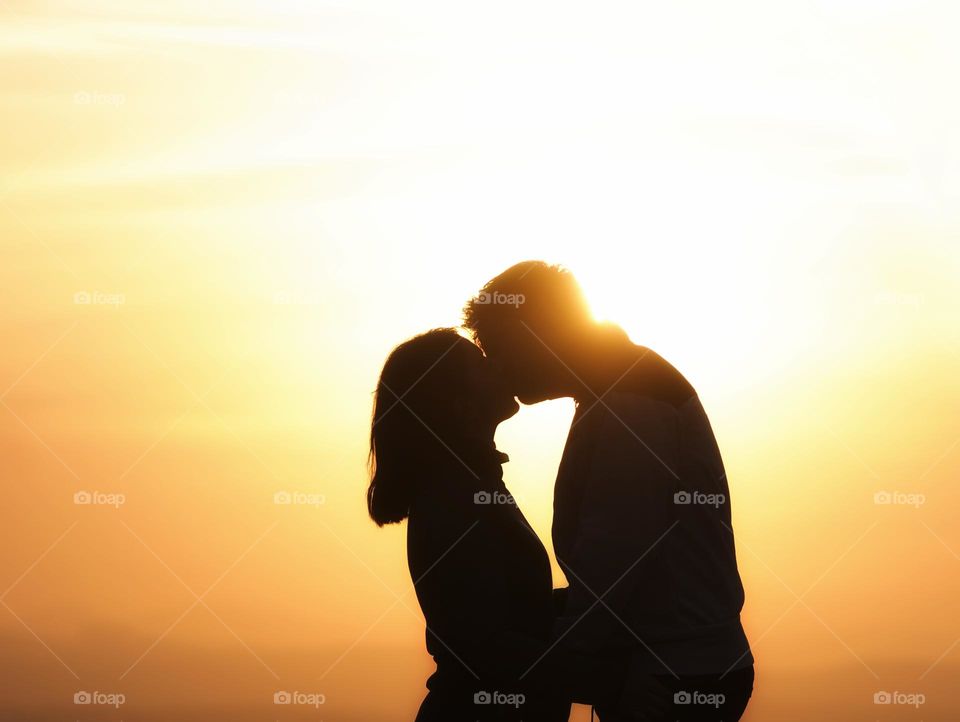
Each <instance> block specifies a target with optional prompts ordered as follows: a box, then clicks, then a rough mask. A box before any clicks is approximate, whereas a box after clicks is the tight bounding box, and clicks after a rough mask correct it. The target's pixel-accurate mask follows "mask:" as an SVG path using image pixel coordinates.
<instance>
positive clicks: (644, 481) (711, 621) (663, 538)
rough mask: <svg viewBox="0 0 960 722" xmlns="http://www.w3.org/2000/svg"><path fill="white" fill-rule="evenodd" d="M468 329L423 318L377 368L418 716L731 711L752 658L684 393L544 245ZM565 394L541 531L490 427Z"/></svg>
mask: <svg viewBox="0 0 960 722" xmlns="http://www.w3.org/2000/svg"><path fill="white" fill-rule="evenodd" d="M464 326H465V328H466V329H467V330H468V331H469V332H470V333H471V334H472V336H473V339H474V341H475V343H474V342H471V341H470V340H468V339H467V338H466V337H465V336H463V335H461V334H460V333H459V332H458V331H457V330H455V329H450V328H444V329H435V330H432V331H428V332H426V333H424V334H422V335H420V336H417V337H415V338H412V339H410V340H409V341H406V342H404V343H402V344H400V345H399V346H397V347H396V348H395V349H394V350H393V352H392V353H391V354H390V356H389V357H388V358H387V360H386V363H385V364H384V366H383V371H382V373H381V376H380V381H379V383H378V385H377V390H376V400H375V403H374V415H373V424H372V429H371V435H370V455H371V472H372V474H371V481H370V486H369V489H368V491H367V506H368V510H369V513H370V516H371V517H372V518H373V520H374V521H375V522H376V523H377V524H378V525H381V526H382V525H384V524H389V523H396V522H400V521H402V520H403V519H406V520H407V556H408V562H409V567H410V575H411V577H412V579H413V582H414V585H415V588H416V592H417V598H418V600H419V602H420V607H421V609H422V611H423V615H424V618H425V620H426V646H427V650H428V652H429V653H430V654H431V655H432V656H433V657H434V659H435V660H436V664H437V669H436V672H435V673H434V674H433V675H432V676H431V677H430V679H429V680H428V681H427V688H428V690H429V692H428V694H427V696H426V698H425V699H424V701H423V704H422V705H421V707H420V711H419V714H418V715H417V721H418V722H433V721H434V720H436V721H438V722H461V721H463V722H467V721H470V722H473V721H476V720H513V721H519V720H524V721H526V722H540V721H543V722H554V721H557V722H558V721H560V720H566V719H568V717H569V714H570V705H571V703H572V702H578V703H582V704H589V705H592V706H593V707H594V708H595V710H596V713H597V714H598V716H599V717H600V719H601V722H620V721H621V720H646V721H650V722H653V721H659V720H670V721H671V722H672V721H675V720H715V721H719V720H722V721H723V722H735V721H736V720H738V719H740V717H741V715H742V714H743V711H744V709H745V708H746V705H747V702H748V700H749V698H750V695H751V692H752V690H753V656H752V655H751V652H750V646H749V643H748V642H747V638H746V636H745V634H744V631H743V627H742V626H741V623H740V609H741V607H742V606H743V587H742V585H741V582H740V576H739V573H738V571H737V562H736V554H735V550H734V540H733V530H732V528H731V522H730V492H729V489H728V486H727V481H726V476H725V474H724V469H723V462H722V460H721V457H720V451H719V449H718V448H717V443H716V440H715V438H714V435H713V431H712V430H711V428H710V423H709V421H708V419H707V415H706V413H705V412H704V410H703V407H702V406H701V404H700V401H699V399H698V398H697V394H696V391H694V389H693V387H692V386H691V385H690V384H689V383H688V382H687V380H686V379H685V378H684V377H683V376H682V375H681V374H680V373H679V372H678V371H677V370H676V369H675V368H674V367H673V366H671V365H670V364H669V363H667V361H665V360H664V359H663V358H661V357H660V356H659V355H657V354H656V353H655V352H653V351H651V350H650V349H647V348H644V347H642V346H637V345H635V344H633V343H632V342H631V341H630V339H629V338H628V337H627V335H626V334H625V333H624V332H623V331H622V330H621V329H620V328H618V327H615V326H612V325H607V324H599V323H597V322H595V321H594V320H593V319H592V317H591V316H590V313H589V311H588V307H587V304H586V302H585V301H584V298H583V295H582V292H581V290H580V287H579V285H578V284H577V282H576V279H575V278H574V277H573V275H572V274H571V273H570V272H569V271H567V270H565V269H563V268H561V267H558V266H552V265H547V264H546V263H543V262H540V261H527V262H523V263H519V264H517V265H515V266H512V267H511V268H509V269H507V270H506V271H504V272H503V273H502V274H500V275H499V276H497V277H496V278H494V279H492V280H491V281H490V282H489V283H487V285H486V286H484V288H483V289H482V290H481V292H480V294H479V295H478V296H476V297H474V298H473V299H472V300H470V301H469V302H468V303H467V305H466V307H465V309H464ZM514 397H516V398H518V399H519V400H520V401H521V402H523V403H524V404H535V403H538V402H540V401H544V400H546V399H555V398H561V397H572V398H573V399H574V400H575V402H576V413H575V414H574V417H573V422H572V424H571V427H570V432H569V435H568V437H567V443H566V447H565V449H564V452H563V457H562V460H561V462H560V467H559V470H558V473H557V480H556V487H555V490H554V516H553V544H554V549H555V552H556V556H557V561H558V563H559V564H560V566H561V568H562V569H563V571H564V574H565V576H566V577H567V581H568V584H569V586H567V587H566V588H562V589H553V588H552V587H553V583H552V578H551V570H550V562H549V559H548V556H547V552H546V550H545V549H544V546H543V544H542V543H541V541H540V539H539V538H538V537H537V535H536V534H535V533H534V532H533V530H532V529H531V527H530V525H529V524H528V523H527V520H526V519H525V518H524V516H523V513H522V512H521V511H520V509H519V508H518V506H517V505H516V503H514V500H513V497H512V496H511V495H510V492H509V491H508V489H507V487H506V486H505V485H504V483H503V469H502V464H503V463H504V462H506V461H507V456H506V455H505V454H503V453H501V452H500V451H498V450H497V448H496V446H495V444H494V433H495V431H496V428H497V425H498V424H499V423H500V422H501V421H503V420H505V419H508V418H510V417H511V416H513V415H514V414H515V413H516V412H517V411H518V409H519V406H518V404H517V402H516V400H515V398H514Z"/></svg>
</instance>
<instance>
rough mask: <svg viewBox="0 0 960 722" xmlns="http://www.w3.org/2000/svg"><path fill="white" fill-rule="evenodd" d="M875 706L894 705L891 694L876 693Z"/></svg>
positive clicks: (874, 695)
mask: <svg viewBox="0 0 960 722" xmlns="http://www.w3.org/2000/svg"><path fill="white" fill-rule="evenodd" d="M873 703H874V704H893V697H892V695H891V694H890V693H889V692H874V694H873Z"/></svg>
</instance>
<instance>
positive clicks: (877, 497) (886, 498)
mask: <svg viewBox="0 0 960 722" xmlns="http://www.w3.org/2000/svg"><path fill="white" fill-rule="evenodd" d="M873 503H874V504H892V503H893V494H891V493H890V492H889V491H878V492H877V493H875V494H874V495H873Z"/></svg>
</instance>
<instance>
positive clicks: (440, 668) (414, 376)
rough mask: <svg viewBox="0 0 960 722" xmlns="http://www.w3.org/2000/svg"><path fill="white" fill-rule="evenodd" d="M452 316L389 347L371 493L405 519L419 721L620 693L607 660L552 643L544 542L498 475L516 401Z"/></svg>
mask: <svg viewBox="0 0 960 722" xmlns="http://www.w3.org/2000/svg"><path fill="white" fill-rule="evenodd" d="M517 408H518V406H517V403H516V401H515V400H514V399H513V397H512V396H511V395H510V394H509V393H508V392H507V391H506V390H505V388H504V387H503V385H502V384H501V382H500V379H499V377H498V376H497V375H496V374H495V373H494V372H493V370H492V368H491V367H490V364H489V362H488V361H487V360H486V359H485V357H484V356H483V354H482V352H481V351H480V350H479V349H478V348H477V347H476V346H475V345H474V344H473V343H471V342H470V341H468V340H467V339H466V338H464V337H463V336H461V335H459V334H458V333H457V331H456V330H455V329H436V330H433V331H428V332H427V333H424V334H422V335H420V336H417V337H415V338H413V339H410V340H409V341H406V342H405V343H402V344H401V345H399V346H398V347H397V348H395V349H394V350H393V352H392V353H391V354H390V356H389V357H388V358H387V361H386V363H385V364H384V367H383V371H382V373H381V376H380V381H379V383H378V385H377V390H376V399H375V403H374V416H373V423H372V429H371V434H370V461H371V472H372V473H371V481H370V486H369V489H368V490H367V507H368V510H369V513H370V516H371V518H372V519H373V520H374V521H375V522H376V523H377V524H378V525H380V526H382V525H384V524H389V523H395V522H400V521H402V520H403V519H408V526H407V556H408V563H409V568H410V575H411V577H412V579H413V582H414V586H415V588H416V592H417V599H418V600H419V602H420V608H421V610H422V611H423V615H424V618H425V620H426V627H427V632H426V646H427V651H428V652H429V653H430V654H431V655H432V656H433V657H434V659H435V661H436V664H437V669H436V672H435V673H434V674H433V675H432V676H431V677H430V679H429V680H428V682H427V688H428V690H429V693H428V694H427V697H426V699H425V700H424V701H423V704H422V705H421V707H420V712H419V714H418V715H417V722H432V721H433V720H437V721H442V722H458V721H459V720H464V721H466V720H470V721H471V722H473V721H475V720H521V719H522V720H526V721H527V722H535V721H540V720H542V721H543V722H559V721H560V720H566V719H567V718H568V716H569V711H570V702H571V699H573V700H574V701H583V702H590V703H594V704H602V703H604V701H606V702H607V703H609V702H613V703H614V704H615V703H616V701H617V699H618V697H619V690H620V686H621V684H622V679H620V678H619V677H618V674H619V673H618V672H617V670H619V669H622V668H623V663H622V661H621V662H620V663H616V662H615V661H613V660H611V661H610V663H609V664H608V663H607V662H606V661H597V660H588V659H586V658H580V657H578V656H576V655H572V654H567V653H564V652H562V651H560V650H559V647H558V646H557V645H554V644H552V643H551V640H550V633H551V627H552V624H553V605H552V598H551V587H552V580H551V571H550V562H549V559H548V557H547V553H546V550H545V549H544V547H543V544H542V543H541V542H540V540H539V538H538V537H537V536H536V534H535V533H534V532H533V531H532V529H531V528H530V525H529V524H528V523H527V521H526V519H525V518H524V516H523V514H522V513H521V512H520V509H519V508H518V507H517V505H516V504H515V503H514V501H513V497H512V496H511V495H510V492H509V491H508V490H507V488H506V486H505V485H504V483H503V480H502V468H501V464H502V463H503V462H504V461H506V456H505V455H504V454H502V453H500V452H499V451H497V449H496V446H495V445H494V432H495V431H496V428H497V425H498V424H499V423H500V422H501V421H503V420H505V419H508V418H510V417H511V416H513V415H514V414H515V413H516V412H517Z"/></svg>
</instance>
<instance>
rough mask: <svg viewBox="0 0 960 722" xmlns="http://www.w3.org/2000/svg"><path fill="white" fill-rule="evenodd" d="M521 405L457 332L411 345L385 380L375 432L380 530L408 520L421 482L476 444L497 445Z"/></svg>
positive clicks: (370, 499)
mask: <svg viewBox="0 0 960 722" xmlns="http://www.w3.org/2000/svg"><path fill="white" fill-rule="evenodd" d="M516 412H517V403H516V401H515V400H514V399H513V397H512V396H511V395H510V394H509V392H508V391H507V390H506V387H505V385H504V384H503V383H502V382H501V380H500V379H499V377H498V376H496V375H495V374H494V372H493V369H492V367H491V365H490V364H489V363H488V362H487V360H486V359H485V358H484V356H483V353H482V352H481V351H480V349H479V348H477V346H476V345H475V344H473V343H471V342H470V341H469V340H467V339H466V338H464V337H463V336H461V335H460V334H459V333H458V332H457V331H456V329H452V328H440V329H434V330H432V331H427V332H426V333H423V334H421V335H419V336H415V337H414V338H412V339H410V340H409V341H404V342H403V343H402V344H400V345H399V346H397V347H396V348H395V349H394V350H393V351H392V352H391V353H390V355H389V356H388V357H387V360H386V362H385V363H384V365H383V371H381V373H380V380H379V382H378V383H377V390H376V394H375V399H374V404H373V420H372V424H371V429H370V468H371V479H370V486H369V488H368V489H367V509H368V511H369V512H370V516H371V518H372V519H373V520H374V521H375V522H377V524H379V525H381V526H382V525H383V524H389V523H392V522H398V521H402V520H403V519H405V518H406V516H407V513H408V511H409V508H410V501H411V499H412V490H413V488H414V485H415V483H416V481H417V478H418V476H419V475H420V474H422V473H423V472H424V471H425V470H426V469H428V468H429V467H430V465H432V464H434V463H436V462H437V461H438V460H447V457H451V458H454V461H455V457H453V456H452V455H453V454H457V453H461V452H462V451H463V450H464V449H465V448H466V447H467V446H469V445H471V444H477V443H481V444H482V443H484V442H492V440H493V433H494V431H495V430H496V427H497V424H498V423H500V422H501V421H503V420H504V419H507V418H510V417H511V416H513V414H515V413H516Z"/></svg>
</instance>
